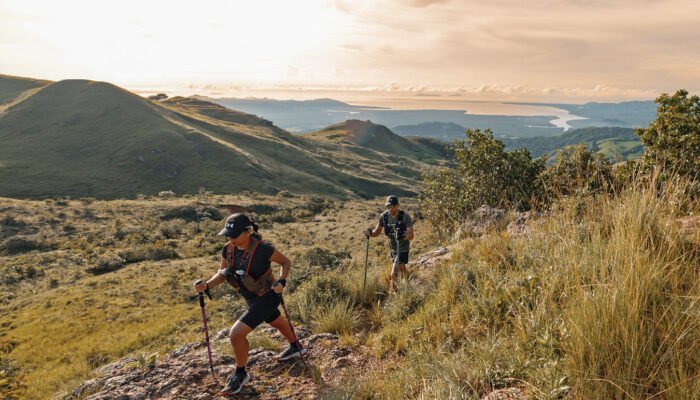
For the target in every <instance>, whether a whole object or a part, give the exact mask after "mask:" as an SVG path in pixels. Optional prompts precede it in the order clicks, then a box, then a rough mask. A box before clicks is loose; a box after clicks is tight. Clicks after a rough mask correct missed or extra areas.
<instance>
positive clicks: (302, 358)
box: [275, 292, 306, 368]
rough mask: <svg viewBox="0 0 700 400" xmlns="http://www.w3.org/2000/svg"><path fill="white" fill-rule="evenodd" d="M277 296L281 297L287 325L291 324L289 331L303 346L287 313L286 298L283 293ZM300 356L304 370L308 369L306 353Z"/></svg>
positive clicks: (300, 353)
mask: <svg viewBox="0 0 700 400" xmlns="http://www.w3.org/2000/svg"><path fill="white" fill-rule="evenodd" d="M275 293H276V292H275ZM277 295H278V296H279V297H280V304H282V309H283V310H284V316H285V317H287V323H288V324H289V329H291V330H292V336H294V341H295V342H297V343H299V346H301V341H299V338H298V337H297V333H296V331H295V330H294V325H292V318H290V317H289V311H287V306H286V305H284V297H282V293H277ZM299 356H301V364H302V365H303V366H304V368H306V360H305V359H304V353H302V352H301V351H300V352H299Z"/></svg>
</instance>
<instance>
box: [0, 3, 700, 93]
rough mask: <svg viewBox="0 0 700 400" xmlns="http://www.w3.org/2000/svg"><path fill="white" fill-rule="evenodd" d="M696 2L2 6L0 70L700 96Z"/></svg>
mask: <svg viewBox="0 0 700 400" xmlns="http://www.w3.org/2000/svg"><path fill="white" fill-rule="evenodd" d="M698 26H700V1H698V0H607V1H605V0H527V1H523V0H490V1H488V2H486V1H473V0H463V1H458V0H359V1H350V0H308V1H307V0H294V1H289V0H281V1H265V0H256V1H253V0H246V1H239V0H228V1H226V0H199V1H196V2H195V1H192V0H189V1H179V0H168V1H163V0H138V1H132V0H119V1H111V0H100V1H94V0H93V1H81V0H62V1H37V0H0V73H2V74H9V75H18V76H28V77H35V78H43V79H51V80H60V79H67V78H83V79H93V80H103V81H109V82H112V83H115V84H118V85H120V86H124V87H127V88H131V89H135V90H148V89H149V88H151V89H153V90H157V89H159V88H185V89H186V88H190V89H192V90H204V91H207V90H208V91H211V92H221V93H233V94H235V93H236V92H240V93H247V94H251V93H255V92H256V91H258V92H261V93H263V92H265V91H267V92H270V93H272V92H292V93H293V92H295V91H297V92H309V93H314V94H315V93H323V92H324V91H327V92H332V91H350V92H352V91H354V92H357V93H363V94H367V93H373V92H374V93H379V94H387V93H389V94H391V93H403V94H410V95H415V96H420V95H428V96H436V97H440V96H450V97H451V98H463V99H471V100H494V99H498V100H519V101H540V102H546V101H569V102H584V101H621V100H633V99H653V98H655V97H656V96H658V94H660V93H661V92H669V91H675V90H677V89H681V88H685V89H687V90H689V91H691V92H694V93H695V92H698V91H700V30H698V29H697V27H698Z"/></svg>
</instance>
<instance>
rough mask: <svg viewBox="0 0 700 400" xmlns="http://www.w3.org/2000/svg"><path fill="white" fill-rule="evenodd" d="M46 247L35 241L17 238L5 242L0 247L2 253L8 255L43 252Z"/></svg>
mask: <svg viewBox="0 0 700 400" xmlns="http://www.w3.org/2000/svg"><path fill="white" fill-rule="evenodd" d="M44 248H45V246H44V245H42V244H41V243H39V242H37V241H36V240H34V239H30V238H26V237H21V236H16V237H11V238H9V239H7V240H5V241H4V242H3V243H2V244H1V245H0V252H2V253H4V254H7V255H14V254H21V253H26V252H29V251H32V250H42V249H44Z"/></svg>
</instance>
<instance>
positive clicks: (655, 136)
mask: <svg viewBox="0 0 700 400" xmlns="http://www.w3.org/2000/svg"><path fill="white" fill-rule="evenodd" d="M656 103H657V104H658V105H659V106H658V108H657V109H656V119H655V120H654V121H652V122H651V124H649V126H648V127H647V128H639V129H637V135H639V137H640V138H641V140H642V143H643V144H644V146H646V149H645V150H644V154H643V156H642V162H643V163H644V164H645V165H647V166H649V165H655V166H660V167H662V168H663V169H664V170H673V171H674V172H676V173H678V174H680V175H686V176H688V175H689V176H691V177H692V178H698V177H700V98H698V96H690V97H688V92H687V91H685V90H679V91H677V92H676V93H675V94H674V95H672V96H669V95H668V94H667V93H663V94H661V96H659V97H658V98H657V99H656Z"/></svg>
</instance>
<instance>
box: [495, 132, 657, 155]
mask: <svg viewBox="0 0 700 400" xmlns="http://www.w3.org/2000/svg"><path fill="white" fill-rule="evenodd" d="M498 140H500V141H502V142H503V143H504V144H505V145H506V149H507V150H509V151H510V150H513V149H517V148H521V147H525V148H526V149H528V150H530V153H531V154H532V156H533V157H539V156H541V155H542V154H545V153H548V154H553V153H554V152H556V151H557V150H559V149H561V148H564V147H565V146H571V145H575V144H584V145H586V147H588V148H589V149H591V150H593V151H596V152H601V153H603V154H605V155H606V156H607V157H610V158H615V157H617V156H621V157H622V158H623V159H635V158H639V157H640V156H641V154H642V152H643V151H644V148H643V146H642V142H641V141H640V140H639V136H637V135H636V134H635V133H634V129H632V128H616V127H605V128H581V129H574V130H571V131H569V132H566V133H564V134H562V135H559V136H553V137H534V138H522V139H512V138H498Z"/></svg>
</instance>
